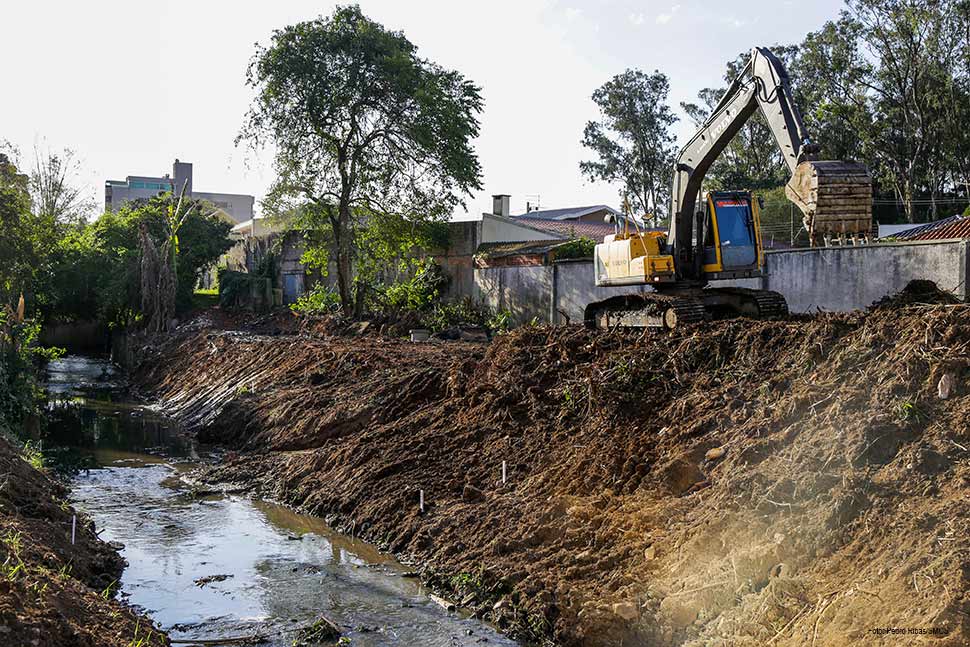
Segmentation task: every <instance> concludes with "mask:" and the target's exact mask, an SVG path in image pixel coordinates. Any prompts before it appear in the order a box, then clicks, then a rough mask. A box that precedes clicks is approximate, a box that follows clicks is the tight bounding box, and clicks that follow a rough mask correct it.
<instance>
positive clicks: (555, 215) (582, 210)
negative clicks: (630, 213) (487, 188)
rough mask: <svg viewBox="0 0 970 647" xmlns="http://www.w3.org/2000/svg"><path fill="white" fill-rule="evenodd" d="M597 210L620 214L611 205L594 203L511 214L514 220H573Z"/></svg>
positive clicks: (615, 214)
mask: <svg viewBox="0 0 970 647" xmlns="http://www.w3.org/2000/svg"><path fill="white" fill-rule="evenodd" d="M597 211H609V212H610V213H612V214H613V215H614V216H620V215H622V214H621V213H620V212H619V211H617V210H616V209H614V208H613V207H608V206H606V205H605V204H594V205H591V206H588V207H566V208H564V209H543V210H542V211H530V212H529V213H525V214H522V215H521V216H512V218H514V219H515V220H518V219H519V218H534V219H538V220H574V219H576V218H582V217H583V216H586V215H589V214H591V213H596V212H597Z"/></svg>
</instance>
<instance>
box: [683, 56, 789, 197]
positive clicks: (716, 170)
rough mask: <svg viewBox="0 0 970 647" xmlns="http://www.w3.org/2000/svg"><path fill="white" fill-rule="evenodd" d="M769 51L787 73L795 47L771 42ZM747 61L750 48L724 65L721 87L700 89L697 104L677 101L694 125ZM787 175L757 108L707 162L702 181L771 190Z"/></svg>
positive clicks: (702, 119) (721, 186)
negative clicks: (710, 163)
mask: <svg viewBox="0 0 970 647" xmlns="http://www.w3.org/2000/svg"><path fill="white" fill-rule="evenodd" d="M771 51H772V53H773V54H775V56H777V57H778V58H780V59H781V61H782V63H784V64H785V67H786V68H787V69H788V70H789V73H791V68H792V66H791V64H790V62H791V61H792V59H794V58H795V56H796V54H797V48H796V47H793V46H788V45H775V46H773V47H772V48H771ZM750 60H751V50H747V51H744V52H742V53H740V54H738V56H737V57H735V59H734V60H732V61H729V62H728V64H727V68H726V70H725V72H724V87H723V88H704V89H702V90H700V91H699V92H698V93H697V97H698V99H699V103H687V102H683V103H681V104H680V106H681V108H682V109H683V110H684V112H686V113H687V116H688V117H689V118H690V120H691V121H692V122H693V123H694V125H695V126H697V127H698V128H699V127H700V126H701V125H702V124H703V123H704V122H705V121H706V120H707V118H708V116H709V115H710V113H711V110H713V109H714V107H715V106H716V105H717V103H718V102H719V101H720V100H721V97H723V96H724V92H725V91H726V89H727V87H728V86H729V85H730V84H731V83H732V82H733V81H734V79H736V78H737V77H738V75H739V74H741V72H742V71H743V70H744V69H745V67H746V66H747V64H748V62H749V61H750ZM794 82H795V80H794V79H793V83H794ZM788 176H789V171H788V166H787V165H786V164H785V159H784V157H783V156H782V153H781V151H780V150H779V148H778V144H777V142H775V137H774V135H772V133H771V129H770V128H769V127H768V123H767V122H766V121H765V118H764V116H763V115H762V114H761V111H756V112H755V114H753V115H752V116H751V118H750V119H748V121H747V122H746V123H745V124H744V126H742V128H741V130H740V131H738V134H737V135H735V136H734V139H732V140H731V142H730V143H729V144H728V145H727V147H726V148H725V149H724V152H722V153H721V155H720V157H718V159H717V161H715V162H714V164H713V165H711V168H710V170H709V171H708V173H707V179H706V180H705V184H706V185H707V186H708V187H710V188H715V189H771V188H774V187H778V186H781V185H782V184H784V183H785V182H786V181H787V179H788Z"/></svg>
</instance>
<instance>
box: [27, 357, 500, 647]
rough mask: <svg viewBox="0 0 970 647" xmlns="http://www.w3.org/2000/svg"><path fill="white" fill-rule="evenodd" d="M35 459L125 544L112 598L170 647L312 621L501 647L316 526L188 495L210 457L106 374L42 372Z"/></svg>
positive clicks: (387, 640)
mask: <svg viewBox="0 0 970 647" xmlns="http://www.w3.org/2000/svg"><path fill="white" fill-rule="evenodd" d="M48 391H49V392H50V395H51V406H50V410H49V418H50V425H49V430H50V433H51V436H50V439H49V440H48V446H47V447H46V448H45V457H46V458H48V460H49V462H50V463H51V464H53V465H55V466H57V467H58V468H60V469H63V470H65V472H66V473H70V474H71V475H72V476H71V489H72V490H71V491H72V503H73V504H74V505H75V506H76V507H77V508H78V509H80V510H83V511H84V512H86V513H88V514H89V515H90V516H91V517H92V518H93V519H94V521H95V524H96V525H97V528H98V530H99V531H101V535H100V536H101V538H102V539H106V540H108V541H113V542H119V543H121V544H123V545H124V549H123V550H122V551H121V552H122V555H123V556H124V558H125V559H126V560H127V561H128V567H127V568H126V569H125V572H124V574H123V576H122V578H121V581H120V582H119V586H120V591H121V595H122V596H123V597H124V598H125V599H126V600H127V601H128V602H129V603H131V604H132V605H135V606H136V607H139V608H141V609H143V610H145V611H147V612H148V613H149V614H150V615H151V616H152V617H153V618H154V619H155V620H156V622H158V623H159V624H160V625H161V626H162V627H163V628H164V629H166V630H167V631H169V632H170V636H171V638H172V642H173V644H176V645H177V644H178V643H179V640H189V641H199V640H215V641H216V642H214V643H207V644H211V645H214V646H216V645H220V644H226V645H230V644H239V642H230V643H222V642H219V641H220V640H230V641H234V640H236V639H240V638H245V637H251V636H259V637H263V638H264V639H265V641H264V642H261V643H260V644H265V645H278V646H282V645H287V646H289V645H292V644H293V640H294V637H295V635H296V634H297V632H298V630H299V629H300V628H302V627H305V626H308V625H310V624H312V623H313V622H315V621H316V620H317V619H318V618H319V617H320V616H321V615H323V616H325V617H327V618H329V619H330V620H332V621H334V622H336V623H337V624H338V625H339V626H340V627H341V629H342V630H343V633H344V636H346V637H347V638H349V639H350V643H349V644H352V645H360V646H367V645H432V646H435V645H481V644H491V645H514V644H515V643H514V642H512V641H510V640H509V639H507V638H505V637H503V636H502V635H501V634H499V633H498V632H497V631H496V630H495V629H493V628H492V627H490V626H488V625H486V624H483V623H482V622H480V621H477V620H475V619H472V618H468V617H465V616H463V615H461V614H458V613H455V612H447V611H446V610H445V609H443V608H441V607H440V606H438V605H436V604H435V603H434V602H432V601H431V600H430V599H429V598H428V596H427V592H426V591H425V590H424V589H423V588H422V587H421V585H420V583H419V582H418V581H417V580H416V579H413V578H411V577H409V576H410V575H411V573H409V572H408V569H407V568H406V567H405V566H403V565H402V564H400V563H398V562H396V561H395V560H394V559H393V558H392V557H390V556H388V555H385V554H382V553H381V552H379V551H378V550H376V549H375V548H374V547H373V546H371V545H369V544H367V543H365V542H362V541H359V540H356V539H353V538H350V537H347V536H345V535H341V534H339V533H336V532H334V531H333V530H332V529H330V528H329V527H328V526H327V525H326V524H325V523H324V522H323V521H322V520H321V519H318V518H316V517H310V516H307V515H302V514H297V513H295V512H293V511H292V510H290V509H288V508H285V507H282V506H278V505H275V504H272V503H269V502H265V501H254V500H250V499H248V498H245V497H237V496H222V495H220V496H198V495H196V494H195V493H194V491H193V489H192V488H191V487H190V486H189V485H187V484H186V482H185V480H183V479H182V478H181V477H182V476H183V475H185V474H187V473H189V472H190V471H191V470H193V469H194V468H196V467H197V466H198V465H199V464H200V463H201V462H204V461H206V460H212V459H213V458H214V457H215V456H214V453H213V452H212V451H211V450H207V449H206V448H201V447H198V446H197V445H196V444H195V443H194V442H193V441H192V439H191V438H190V437H189V436H187V435H186V434H184V433H181V431H180V430H179V428H178V426H177V425H176V424H175V423H174V422H173V421H171V420H167V419H165V418H164V417H161V416H159V415H157V414H156V413H154V412H153V411H152V410H151V409H150V408H149V407H144V406H140V405H138V404H134V403H132V402H130V401H129V400H128V399H127V398H126V392H127V390H126V383H125V380H124V376H123V375H122V374H121V373H120V372H119V371H118V370H117V369H116V368H115V367H114V366H112V365H111V364H110V363H109V362H108V361H106V360H103V359H97V358H90V357H80V356H67V357H65V358H63V359H61V360H58V361H55V362H52V363H51V365H50V367H49V371H48Z"/></svg>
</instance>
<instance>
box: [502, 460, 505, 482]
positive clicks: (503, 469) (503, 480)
mask: <svg viewBox="0 0 970 647" xmlns="http://www.w3.org/2000/svg"><path fill="white" fill-rule="evenodd" d="M502 485H505V461H502Z"/></svg>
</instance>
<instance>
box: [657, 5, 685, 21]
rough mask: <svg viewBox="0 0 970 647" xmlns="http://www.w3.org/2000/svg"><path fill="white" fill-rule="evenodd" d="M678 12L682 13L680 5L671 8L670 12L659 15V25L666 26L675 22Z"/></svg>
mask: <svg viewBox="0 0 970 647" xmlns="http://www.w3.org/2000/svg"><path fill="white" fill-rule="evenodd" d="M678 11H680V5H679V4H675V5H674V6H673V7H671V8H670V11H667V12H664V13H662V14H658V15H657V24H658V25H666V24H667V23H668V22H670V21H671V20H673V18H674V14H676V13H677V12H678Z"/></svg>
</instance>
